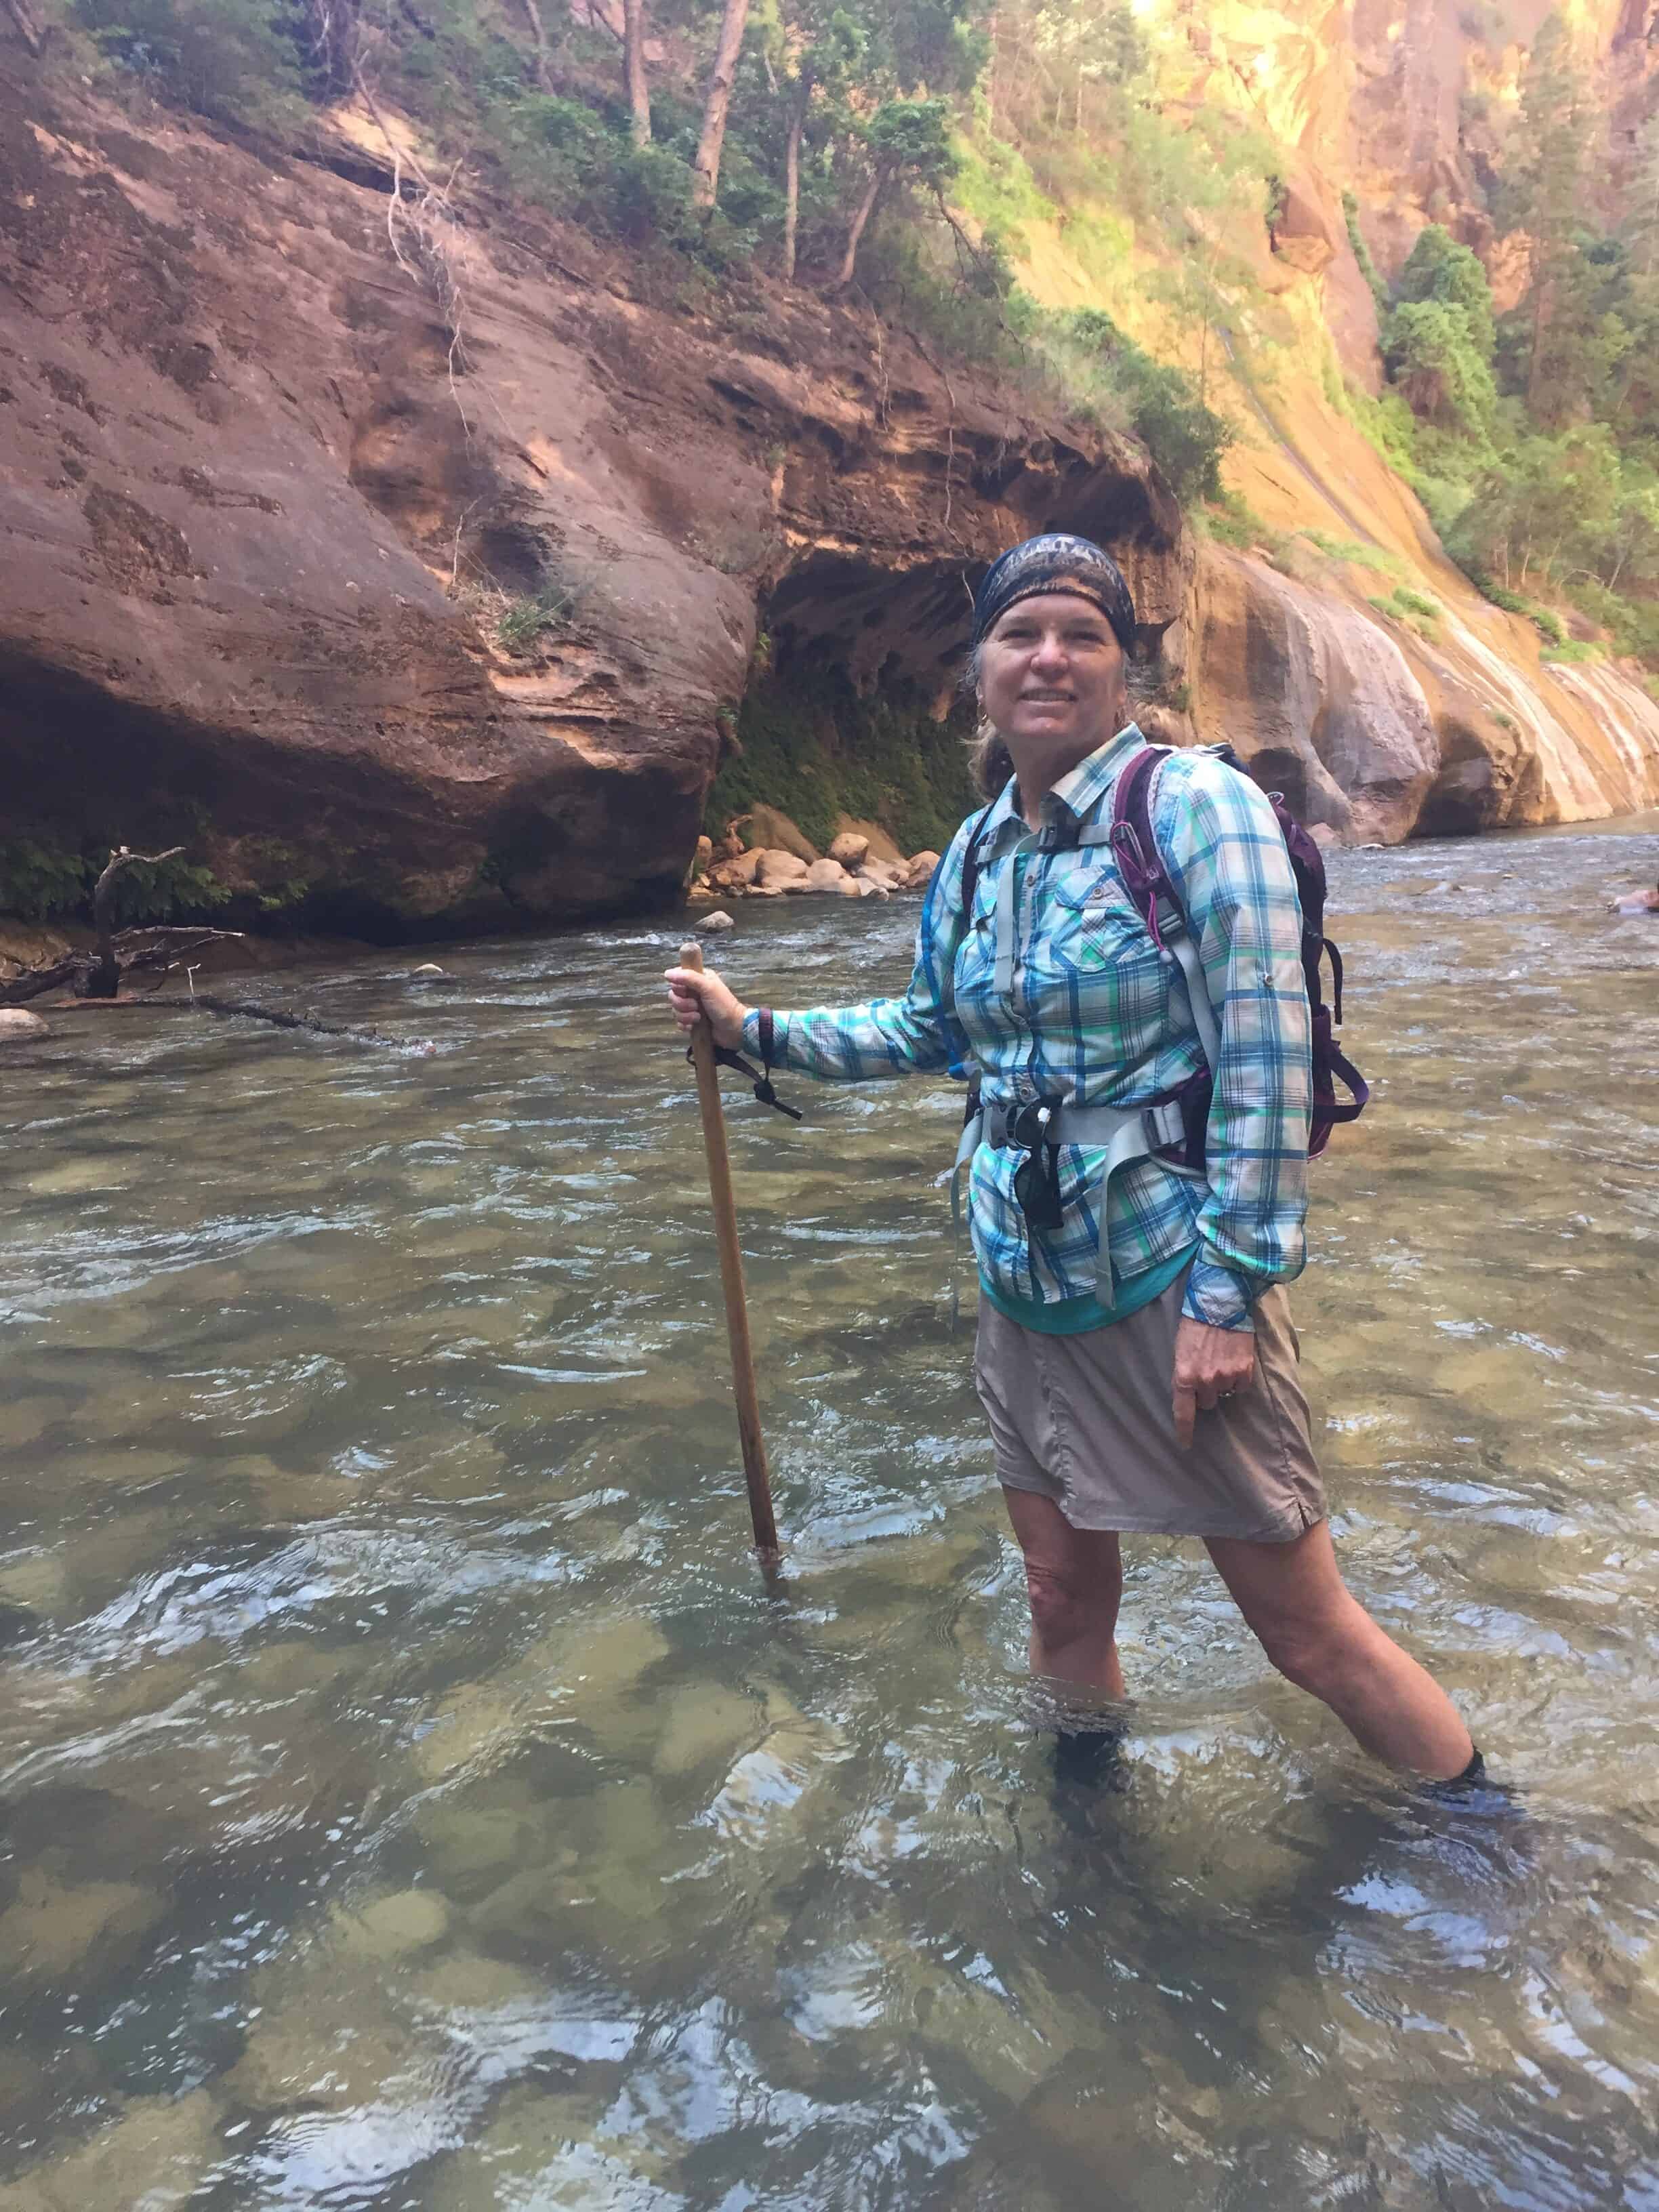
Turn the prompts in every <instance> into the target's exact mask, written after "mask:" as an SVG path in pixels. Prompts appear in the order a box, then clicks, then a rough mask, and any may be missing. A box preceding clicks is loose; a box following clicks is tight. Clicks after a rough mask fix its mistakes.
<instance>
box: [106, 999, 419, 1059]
mask: <svg viewBox="0 0 1659 2212" xmlns="http://www.w3.org/2000/svg"><path fill="white" fill-rule="evenodd" d="M147 1003H148V1004H149V1005H150V1006H186V1007H188V1006H199V1007H200V1008H201V1009H202V1011H203V1012H204V1013H208V1014H222V1015H228V1016H232V1017H236V1018H240V1019H242V1020H244V1021H250V1022H269V1023H270V1024H271V1026H272V1027H273V1028H274V1029H279V1030H309V1031H310V1032H311V1034H312V1035H313V1036H337V1037H347V1038H349V1040H350V1042H352V1043H353V1044H374V1045H381V1046H384V1047H386V1048H388V1049H389V1050H391V1051H392V1052H417V1053H428V1052H430V1051H432V1050H433V1045H432V1041H431V1039H430V1038H429V1037H419V1038H416V1039H414V1040H410V1039H409V1038H406V1037H391V1036H382V1035H381V1033H380V1030H354V1029H350V1028H349V1027H348V1026H347V1025H346V1024H344V1023H343V1022H325V1021H324V1020H323V1018H321V1016H320V1015H318V1014H295V1013H290V1012H289V1010H288V1008H287V1007H286V1006H261V1005H260V1004H259V1002H258V1000H257V999H220V998H216V997H214V996H213V995H212V994H210V993H209V992H206V991H193V992H192V993H191V995H190V997H189V998H187V999H151V1000H148V1001H147Z"/></svg>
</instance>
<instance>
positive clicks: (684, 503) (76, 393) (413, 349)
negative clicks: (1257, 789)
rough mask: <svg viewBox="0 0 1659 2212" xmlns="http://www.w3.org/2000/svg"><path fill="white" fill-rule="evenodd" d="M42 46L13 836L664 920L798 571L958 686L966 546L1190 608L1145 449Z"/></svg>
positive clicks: (31, 148) (498, 912) (795, 315)
mask: <svg viewBox="0 0 1659 2212" xmlns="http://www.w3.org/2000/svg"><path fill="white" fill-rule="evenodd" d="M8 59H9V62H10V63H11V64H13V66H12V67H10V68H9V70H8V72H7V78H8V82H7V83H6V85H5V87H4V88H3V89H0V269H3V274H4V277H5V283H4V286H3V288H0V347H3V369H4V376H3V384H4V387H5V388H4V391H3V404H0V532H3V543H4V544H5V546H6V549H7V574H8V588H7V591H6V592H5V594H4V596H3V599H0V669H3V672H4V678H5V682H4V685H3V692H0V757H3V759H4V762H5V763H6V771H7V784H8V794H7V795H8V805H7V810H6V812H7V824H6V834H7V835H8V836H19V835H21V836H31V837H35V838H37V839H39V840H40V841H43V842H57V843H58V844H67V845H70V846H76V845H78V844H79V843H80V842H82V840H83V839H91V840H93V841H94V842H95V841H96V840H98V839H100V838H114V837H117V836H118V837H119V838H120V839H121V840H123V841H124V842H131V843H132V844H134V845H135V846H143V845H144V844H146V842H148V841H150V840H152V839H154V840H155V841H157V842H180V841H184V842H188V844H189V846H190V850H191V859H192V860H197V861H203V862H206V863H207V864H208V865H210V866H211V867H212V868H213V869H214V871H215V872H216V875H217V876H218V877H219V878H220V879H221V881H222V882H223V883H226V884H229V885H231V886H233V887H234V888H236V889H240V890H248V891H253V892H260V893H264V894H267V895H270V893H272V892H273V891H276V890H281V889H282V888H283V887H284V886H286V887H289V889H292V888H294V887H295V886H304V887H305V888H306V889H307V891H308V893H309V894H310V895H311V896H312V899H313V910H314V911H315V910H318V909H320V910H321V912H322V913H324V914H325V915H326V917H327V918H328V919H329V920H330V921H332V922H333V923H334V924H335V925H336V926H339V925H342V924H343V925H346V926H355V927H359V928H362V929H363V930H366V931H368V932H370V933H402V932H405V931H408V930H410V929H422V928H424V929H428V930H433V931H435V930H438V929H441V928H449V929H453V928H459V927H480V926H489V925H493V924H495V923H498V922H501V921H507V920H513V921H521V922H523V921H539V920H546V919H556V918H559V917H562V916H571V915H581V914H586V913H592V912H595V911H600V910H604V909H605V908H626V907H630V906H639V905H642V904H648V903H651V902H659V901H662V900H665V899H667V898H670V897H671V896H674V895H675V894H676V892H677V891H678V887H679V885H680V884H681V882H682V880H683V878H684V873H685V871H686V869H687V866H688V865H689V863H690V859H691V855H692V852H693V849H694V847H695V844H696V836H697V833H698V830H699V829H700V827H701V821H700V816H701V811H702V800H703V796H704V793H705V792H706V791H707V788H708V782H709V779H710V778H711V776H712V775H713V773H714V768H715V765H716V763H717V759H718V757H719V754H720V747H721V745H722V744H723V743H725V742H726V741H727V740H726V738H725V736H724V734H723V724H724V723H725V721H726V717H727V716H728V715H729V713H730V710H731V709H732V708H733V707H734V705H735V703H736V702H737V701H738V699H739V698H740V696H741V695H742V692H743V690H744V684H745V681H746V678H747V673H748V670H749V665H750V656H751V652H752V649H753V647H754V642H755V636H756V625H757V601H758V600H759V599H761V598H762V597H763V596H767V597H769V608H770V612H769V622H770V623H771V625H772V628H773V630H774V634H775V637H776V638H778V639H780V640H782V641H787V643H788V644H790V646H791V647H793V648H796V649H802V650H805V649H817V650H819V651H822V652H823V653H826V654H829V655H831V656H833V657H834V658H836V659H838V660H839V661H840V662H841V663H842V665H846V666H847V667H848V668H849V669H851V670H852V671H854V673H855V674H856V675H857V676H858V677H860V678H863V679H874V678H877V677H878V676H879V675H880V674H882V673H883V672H884V671H896V670H902V671H904V672H905V673H907V674H908V675H911V676H913V677H914V676H921V677H924V678H927V680H929V681H930V682H934V683H937V684H938V685H939V688H940V690H941V691H943V690H944V689H945V686H946V685H947V684H948V682H949V680H950V677H951V667H952V663H953V660H954V657H955V654H956V653H957V651H958V649H959V645H960V641H961V637H962V633H963V605H964V586H963V578H964V573H965V572H969V571H971V569H972V568H973V565H974V564H975V562H981V561H983V560H985V559H987V558H988V557H989V556H992V555H993V554H994V553H995V552H996V551H998V550H1000V548H1001V547H1002V546H1004V545H1006V544H1009V543H1010V542H1012V541H1013V540H1015V539H1017V538H1020V537H1022V536H1024V535H1026V534H1027V533H1028V532H1030V530H1031V529H1033V528H1036V527H1039V526H1044V525H1047V524H1049V523H1057V524H1062V525H1064V526H1069V527H1073V528H1077V529H1079V530H1083V531H1085V532H1089V533H1090V534H1091V535H1093V536H1096V537H1097V538H1103V539H1105V540H1106V541H1108V542H1109V543H1110V544H1113V545H1114V546H1115V547H1116V548H1117V549H1118V550H1119V552H1120V553H1121V557H1122V559H1123V561H1124V562H1125V565H1126V567H1127V568H1128V570H1129V572H1130V574H1131V575H1132V577H1133V580H1134V582H1135V586H1136V590H1137V594H1138V598H1139V603H1140V606H1141V611H1142V614H1143V617H1144V618H1145V621H1146V626H1147V634H1148V637H1149V640H1150V639H1152V638H1154V637H1156V635H1158V633H1159V632H1160V631H1161V629H1164V627H1165V626H1167V625H1168V624H1169V623H1171V622H1172V621H1174V620H1175V619H1176V617H1178V615H1179V613H1180V611H1181V607H1182V599H1183V595H1184V592H1185V590H1186V585H1187V568H1188V564H1189V556H1188V554H1187V553H1186V552H1185V550H1183V546H1182V537H1181V528H1180V518H1179V515H1178V513H1177V512H1176V508H1175V507H1174V505H1173V503H1172V502H1171V501H1170V498H1169V495H1168V494H1167V492H1166V491H1164V489H1163V488H1162V486H1161V484H1160V483H1158V480H1157V479H1156V477H1155V476H1154V474H1153V472H1152V470H1151V468H1150V466H1149V465H1148V463H1147V462H1146V458H1145V456H1144V454H1142V453H1141V452H1140V451H1139V448H1138V447H1134V446H1133V445H1132V444H1131V443H1130V442H1129V441H1125V440H1114V439H1112V438H1110V437H1102V438H1099V439H1096V440H1094V441H1091V443H1089V444H1088V445H1087V446H1086V447H1085V445H1083V444H1080V443H1079V441H1078V440H1077V439H1076V438H1075V437H1074V436H1073V435H1067V434H1066V432H1065V431H1064V429H1063V428H1062V427H1061V426H1060V424H1059V423H1058V422H1045V421H1043V420H1042V419H1040V418H1038V417H1036V416H1030V415H1028V416H1021V417H1011V416H1009V414H1008V413H1007V412H1006V409H1004V408H1002V407H1000V405H998V404H995V403H994V401H993V400H991V399H990V398H987V397H986V396H985V395H983V394H981V393H978V392H975V390H974V389H973V388H972V386H971V385H969V384H968V383H967V382H966V380H964V379H963V378H962V377H961V376H960V375H957V376H953V377H952V378H951V379H950V380H949V381H948V382H947V380H945V378H944V376H943V375H942V374H939V373H938V372H936V371H935V370H934V369H933V368H931V367H930V366H929V365H928V363H927V362H926V361H925V360H923V359H922V358H921V356H920V355H919V354H917V353H915V351H913V350H912V349H909V348H908V347H904V346H901V345H899V344H897V343H895V342H894V341H893V340H892V339H891V338H889V339H888V341H887V343H886V345H885V347H884V349H878V348H874V347H872V342H871V332H870V331H869V330H868V328H867V327H866V326H865V325H861V324H860V321H859V320H858V319H855V318H854V316H852V315H851V314H848V313H839V312H836V311H832V310H830V309H829V308H826V307H824V306H823V304H822V303H821V302H819V301H817V300H816V299H814V298H811V296H810V295H805V294H801V295H792V296H791V298H790V300H789V301H787V303H785V302H778V303H777V304H776V310H775V313H772V314H770V315H769V316H768V317H766V318H764V319H762V318H758V317H757V318H756V323H757V327H756V328H754V329H753V331H751V332H750V334H749V335H748V336H747V337H743V338H740V339H738V341H737V342H735V343H734V341H733V339H732V335H731V333H730V332H729V331H721V332H718V333H717V332H715V331H714V330H713V329H712V328H709V327H708V326H706V325H702V324H700V323H699V322H698V320H697V319H696V317H695V316H692V315H690V314H680V313H673V312H671V311H668V310H665V309H663V308H659V307H654V306H652V305H648V304H646V303H644V302H642V301H641V300H640V299H639V298H636V297H632V296H629V295H628V294H627V291H626V288H625V286H624V285H623V283H622V281H621V279H620V278H619V277H618V276H617V272H616V271H615V270H611V271H609V272H607V271H606V270H605V268H604V267H602V266H601V265H599V263H598V262H597V261H595V262H594V263H593V264H592V266H587V265H585V264H580V262H579V261H578V260H577V259H574V258H573V256H579V255H580V254H581V253H582V252H585V251H586V249H584V248H581V247H580V246H574V247H573V246H572V245H571V243H570V241H569V240H568V239H565V238H563V237H559V238H555V237H553V236H551V235H550V234H538V233H536V232H534V231H532V230H531V229H530V228H526V222H525V220H524V218H523V217H522V216H521V215H517V214H514V213H513V211H510V210H493V211H492V216H491V221H490V223H489V227H488V228H485V227H484V226H483V223H482V222H480V221H478V220H477V219H476V218H475V219H474V220H473V221H471V222H469V223H468V224H467V225H465V226H464V225H462V224H460V223H459V222H457V223H453V224H448V225H435V226H433V227H432V228H430V231H429V234H428V235H424V236H423V235H422V234H421V233H420V232H418V231H416V230H415V229H412V228H410V226H409V225H408V224H407V222H405V221H404V217H403V208H404V205H406V204H404V203H400V204H399V206H398V209H396V210H394V209H393V208H392V201H391V197H390V193H391V185H392V167H391V162H390V160H389V158H386V154H385V149H380V150H379V151H377V150H375V149H374V147H373V146H370V147H369V149H368V150H365V149H363V148H362V147H357V148H354V147H353V146H352V145H351V144H350V143H349V141H348V140H347V139H346V138H345V137H342V138H341V141H340V143H339V147H338V150H337V157H336V159H335V161H334V163H333V166H332V167H323V166H313V165H310V164H301V163H300V162H297V161H292V160H284V159H281V158H270V159H266V160H258V159H256V158H255V157H254V156H253V155H252V154H250V153H247V152H245V151H243V150H240V149H237V148H235V147H234V146H231V145H229V144H228V143H225V142H224V141H222V139H220V138H217V137H214V136H212V135H211V134H210V133H209V132H207V131H201V130H192V129H190V128H188V127H186V126H184V125H179V124H178V123H176V122H170V121H164V120H161V119H159V118H158V119H156V120H155V121H153V122H151V123H149V124H148V125H146V126H145V128H144V130H143V132H142V133H140V132H139V131H137V129H136V128H135V127H134V125H132V123H131V120H130V119H128V118H122V117H120V116H118V115H117V114H116V113H115V112H112V111H111V110H108V109H106V108H103V107H101V106H100V105H99V104H98V103H97V102H96V101H94V100H93V99H91V97H90V96H87V97H84V98H83V97H81V96H79V95H78V94H67V93H64V91H63V90H61V89H60V88H57V87H55V86H54V87H50V88H49V87H48V86H46V85H45V84H44V83H42V82H38V81H33V80H31V79H30V78H29V76H27V72H26V71H25V70H23V69H22V68H21V67H19V66H17V65H16V64H18V63H19V61H20V59H21V50H13V51H12V52H10V53H9V56H8ZM389 216H390V220H391V222H392V236H391V237H389V234H388V221H389ZM394 240H398V241H400V245H399V253H398V255H394V253H393V252H392V243H393V241H394ZM504 616H505V617H508V618H509V619H508V620H507V622H505V623H504V622H503V619H502V618H503V617H504ZM503 636H506V637H507V638H508V639H509V640H510V641H511V642H510V645H504V644H502V643H501V638H502V637H503ZM0 903H3V900H0Z"/></svg>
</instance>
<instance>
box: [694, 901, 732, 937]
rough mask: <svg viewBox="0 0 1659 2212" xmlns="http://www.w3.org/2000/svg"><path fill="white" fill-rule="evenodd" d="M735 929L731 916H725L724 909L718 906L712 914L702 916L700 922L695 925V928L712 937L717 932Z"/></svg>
mask: <svg viewBox="0 0 1659 2212" xmlns="http://www.w3.org/2000/svg"><path fill="white" fill-rule="evenodd" d="M697 927H698V928H699V929H701V930H704V931H706V932H708V933H709V934H710V935H713V934H714V932H716V931H717V930H721V929H733V928H735V927H737V925H736V923H735V922H733V921H732V917H731V915H729V914H727V912H726V909H725V908H724V907H718V906H717V907H716V908H715V909H714V912H713V914H706V915H704V916H703V917H702V921H700V922H699V923H698V924H697Z"/></svg>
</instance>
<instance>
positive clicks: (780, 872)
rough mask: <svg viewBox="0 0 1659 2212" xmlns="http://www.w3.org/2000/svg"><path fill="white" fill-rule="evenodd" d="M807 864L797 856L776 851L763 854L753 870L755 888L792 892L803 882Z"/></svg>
mask: <svg viewBox="0 0 1659 2212" xmlns="http://www.w3.org/2000/svg"><path fill="white" fill-rule="evenodd" d="M808 865H809V864H808V863H807V862H806V861H805V860H802V859H801V858H800V857H799V854H794V853H785V852H782V851H780V850H777V849H772V850H769V851H768V852H764V853H763V854H761V856H760V861H759V864H758V866H757V867H756V870H755V876H754V881H755V886H756V888H757V890H765V891H786V890H793V888H794V887H795V886H796V885H798V884H800V883H801V882H803V881H804V879H805V875H806V871H807V867H808Z"/></svg>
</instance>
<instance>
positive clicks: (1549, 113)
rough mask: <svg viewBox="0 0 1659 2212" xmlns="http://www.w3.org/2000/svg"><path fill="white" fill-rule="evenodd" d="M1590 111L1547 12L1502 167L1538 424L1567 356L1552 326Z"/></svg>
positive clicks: (1560, 28)
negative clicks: (1523, 291)
mask: <svg viewBox="0 0 1659 2212" xmlns="http://www.w3.org/2000/svg"><path fill="white" fill-rule="evenodd" d="M1591 126H1592V115H1591V111H1590V107H1589V101H1588V100H1587V98H1586V95H1585V89H1584V84H1583V78H1582V77H1581V76H1580V75H1579V73H1578V71H1577V69H1576V68H1575V66H1574V64H1573V56H1572V42H1571V37H1570V35H1569V33H1568V31H1567V27H1566V25H1565V23H1564V22H1563V21H1562V19H1561V17H1560V16H1559V15H1547V16H1546V17H1545V19H1544V21H1543V23H1542V24H1541V26H1540V28H1539V32H1538V36H1537V37H1536V39H1535V40H1534V41H1533V46H1532V51H1531V52H1530V53H1529V54H1528V57H1527V66H1526V70H1525V71H1524V73H1523V75H1522V79H1521V104H1520V112H1519V115H1518V118H1517V119H1516V126H1515V131H1514V134H1513V137H1512V139H1511V142H1510V143H1511V149H1512V150H1511V154H1510V159H1509V160H1508V161H1506V163H1505V166H1504V201H1505V202H1506V212H1507V214H1508V216H1509V218H1510V222H1511V223H1512V224H1513V225H1514V227H1515V228H1516V229H1519V230H1523V231H1524V232H1525V233H1526V234H1527V236H1528V238H1529V239H1530V240H1531V241H1532V270H1531V277H1532V282H1531V289H1530V297H1529V301H1528V307H1529V319H1530V324H1531V332H1530V343H1529V345H1528V362H1527V404H1528V407H1529V408H1530V410H1532V412H1533V414H1534V416H1535V417H1536V418H1537V419H1538V420H1539V421H1540V422H1556V421H1559V420H1560V419H1561V414H1562V411H1563V405H1562V400H1561V398H1560V396H1559V395H1560V393H1561V392H1562V388H1563V379H1562V377H1561V376H1559V375H1558V374H1557V371H1558V370H1561V371H1567V370H1569V369H1570V368H1571V362H1570V361H1569V360H1568V358H1567V357H1566V356H1568V354H1569V353H1570V350H1571V338H1570V333H1569V332H1568V331H1566V330H1565V328H1558V324H1559V322H1560V320H1561V319H1560V317H1559V312H1558V311H1559V308H1560V307H1562V306H1563V304H1564V295H1565V294H1566V292H1567V291H1568V289H1569V288H1570V286H1571V279H1572V275H1573V247H1574V241H1575V238H1576V235H1577V231H1578V228H1579V227H1580V225H1581V223H1582V222H1583V198H1584V191H1583V188H1584V171H1585V164H1586V162H1587V161H1588V158H1589V142H1590V131H1591Z"/></svg>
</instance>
